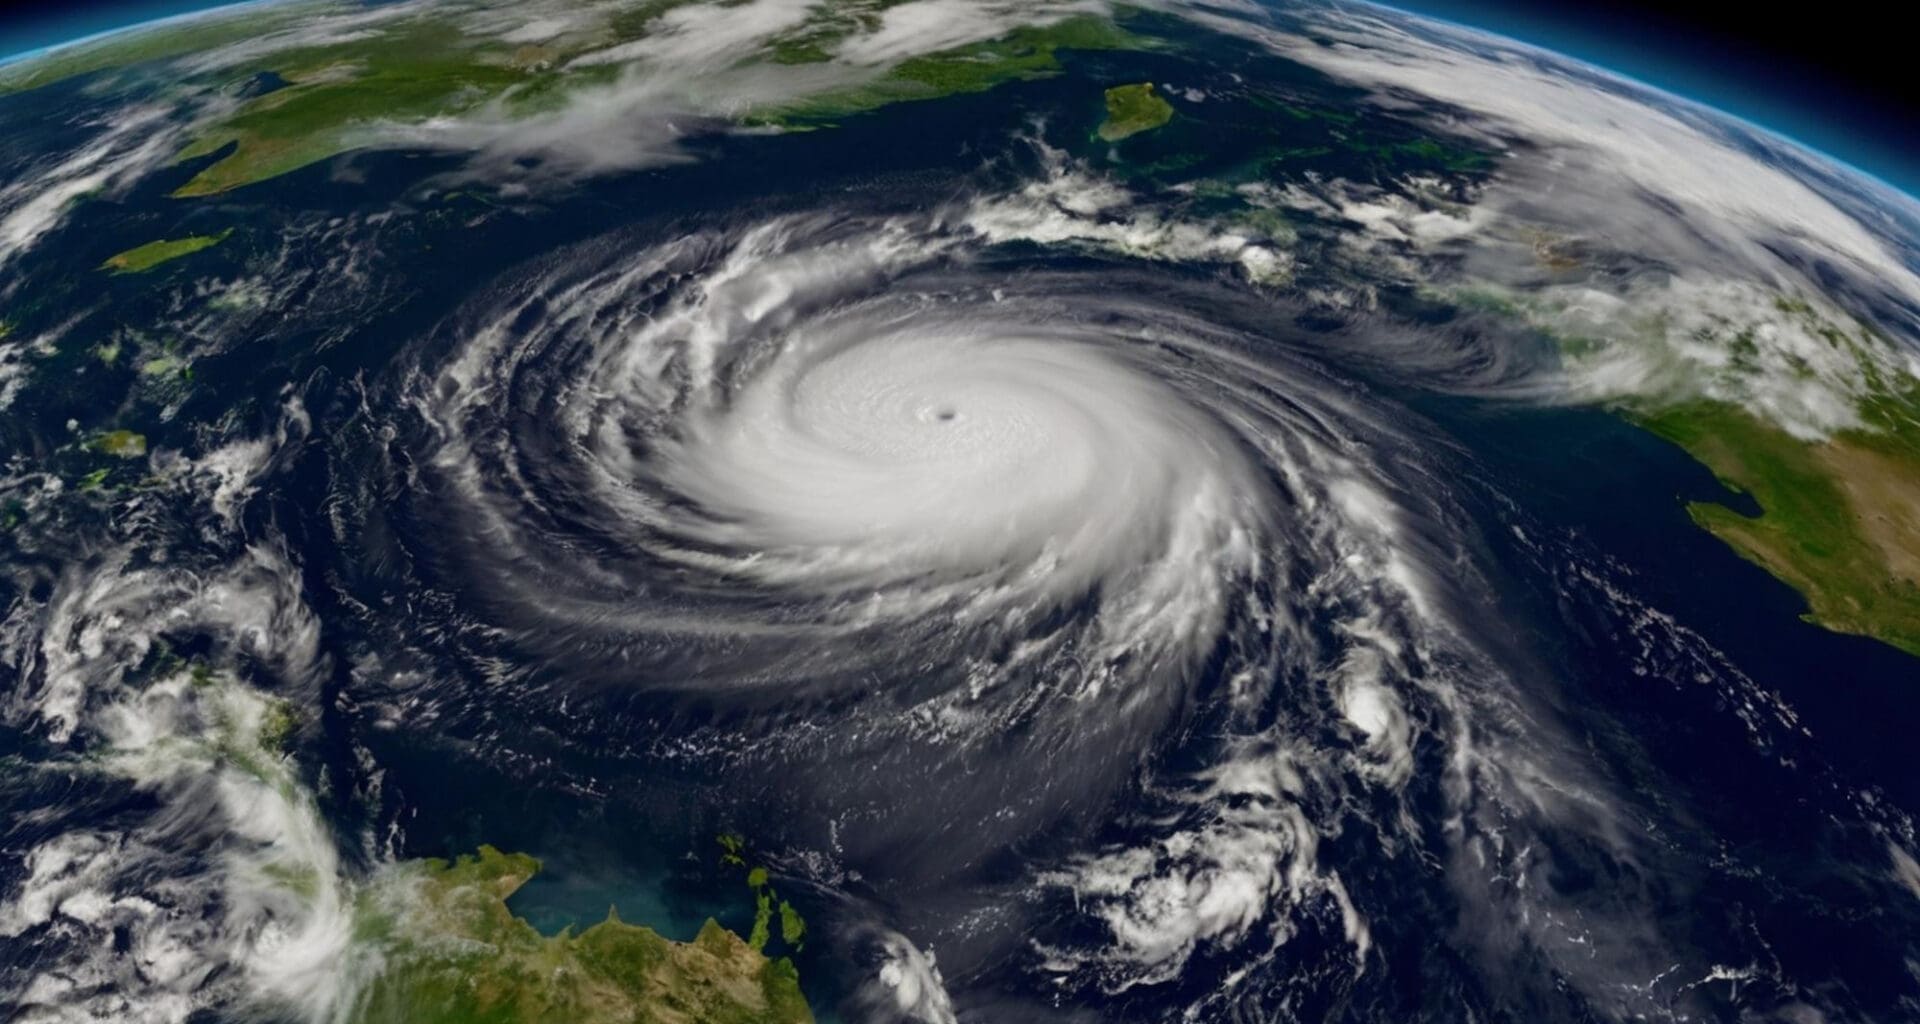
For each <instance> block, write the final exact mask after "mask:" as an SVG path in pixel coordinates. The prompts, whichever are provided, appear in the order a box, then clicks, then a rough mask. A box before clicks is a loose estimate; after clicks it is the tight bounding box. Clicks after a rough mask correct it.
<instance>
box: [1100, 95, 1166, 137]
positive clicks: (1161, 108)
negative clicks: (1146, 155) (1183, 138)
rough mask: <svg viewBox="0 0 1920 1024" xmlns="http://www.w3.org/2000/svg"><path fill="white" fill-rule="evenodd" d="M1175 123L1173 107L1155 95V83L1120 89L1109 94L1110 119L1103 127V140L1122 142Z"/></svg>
mask: <svg viewBox="0 0 1920 1024" xmlns="http://www.w3.org/2000/svg"><path fill="white" fill-rule="evenodd" d="M1171 120H1173V105H1172V104H1171V103H1168V102H1167V101H1166V100H1165V99H1163V98H1161V96H1160V94H1159V93H1157V92H1154V91H1153V83H1152V82H1139V83H1136V84H1134V85H1116V86H1114V87H1113V88H1111V89H1108V90H1107V119H1106V120H1105V121H1102V122H1101V123H1100V137H1101V138H1102V139H1105V140H1106V141H1108V142H1118V141H1120V140H1121V139H1124V138H1127V137H1128V136H1130V135H1138V134H1140V133H1141V132H1145V131H1152V130H1153V129H1155V128H1158V127H1160V126H1161V125H1163V124H1166V123H1167V122H1168V121H1171Z"/></svg>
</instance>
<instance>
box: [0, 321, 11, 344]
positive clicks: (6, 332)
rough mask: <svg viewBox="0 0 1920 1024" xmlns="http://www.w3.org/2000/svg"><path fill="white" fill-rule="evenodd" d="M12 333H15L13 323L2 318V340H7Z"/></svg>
mask: <svg viewBox="0 0 1920 1024" xmlns="http://www.w3.org/2000/svg"><path fill="white" fill-rule="evenodd" d="M12 334H13V325H12V324H10V323H8V322H7V321H5V320H0V341H5V340H7V338H8V337H9V336H10V335H12Z"/></svg>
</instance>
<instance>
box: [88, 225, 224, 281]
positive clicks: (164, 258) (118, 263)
mask: <svg viewBox="0 0 1920 1024" xmlns="http://www.w3.org/2000/svg"><path fill="white" fill-rule="evenodd" d="M232 233H233V229H232V228H228V229H227V230H225V231H222V232H220V233H219V234H217V235H188V236H187V237H185V238H174V239H163V240H161V241H158V242H148V243H147V244H145V245H140V246H135V247H134V248H132V249H128V250H127V251H126V252H123V253H118V254H116V255H113V256H109V257H107V260H106V262H104V263H102V264H100V269H101V270H110V271H112V272H113V273H116V274H143V273H145V272H147V271H149V270H152V269H153V268H155V267H157V266H159V265H160V264H162V263H167V262H170V261H172V260H177V259H179V258H180V257H182V256H190V255H192V254H194V253H196V252H199V251H200V250H202V249H210V248H212V247H213V246H216V245H219V244H220V243H221V242H224V241H226V240H227V236H228V235H230V234H232Z"/></svg>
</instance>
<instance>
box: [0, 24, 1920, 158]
mask: <svg viewBox="0 0 1920 1024" xmlns="http://www.w3.org/2000/svg"><path fill="white" fill-rule="evenodd" d="M363 2H368V3H375V2H380V0H363ZM1335 2H1339V0H1335ZM216 4H217V0H215V2H207V0H58V2H56V0H0V38H4V37H6V36H7V35H9V30H12V31H13V32H18V31H19V30H21V29H22V28H23V27H25V26H28V25H31V24H38V25H39V26H42V27H47V26H56V25H59V26H64V25H79V24H85V25H88V27H89V28H91V29H92V30H96V31H97V30H98V29H99V28H100V27H101V23H103V22H104V23H107V24H115V23H132V22H139V21H144V20H147V19H149V18H153V17H158V16H161V15H165V14H170V13H178V12H180V11H182V10H185V9H191V8H194V7H204V6H215V5H216ZM1390 6H1398V7H1403V8H1405V9H1409V10H1414V11H1418V12H1421V13H1425V14H1430V15H1435V16H1439V17H1443V18H1448V19H1450V20H1453V21H1457V22H1461V23H1463V24H1466V25H1471V26H1474V27H1477V28H1483V29H1486V30H1489V31H1492V32H1496V33H1498V34H1501V35H1507V36H1512V37H1514V38H1516V39H1521V40H1524V41H1527V42H1531V43H1534V44H1536V45H1540V46H1543V47H1545V48H1547V49H1549V50H1556V51H1559V52H1563V53H1566V54H1568V55H1570V56H1574V57H1577V58H1581V59H1584V60H1588V61H1591V62H1593V63H1596V64H1599V65H1601V66H1603V67H1608V68H1611V69H1614V70H1616V71H1620V72H1622V73H1625V74H1628V75H1630V76H1632V77H1635V78H1640V79H1642V80H1645V81H1648V82H1651V83H1652V84H1655V85H1658V86H1661V87H1663V88H1666V89H1668V90H1670V91H1673V92H1677V93H1680V94H1682V95H1685V96H1688V97H1690V98H1693V99H1697V100H1700V101H1701V102H1704V103H1707V104H1708V105H1710V106H1715V107H1719V108H1721V109H1724V110H1727V111H1729V112H1730V113H1734V114H1737V115H1740V116H1743V117H1746V118H1747V119H1749V120H1752V121H1755V122H1758V123H1760V124H1763V125H1766V126H1767V127H1770V128H1773V129H1775V130H1777V131H1780V132H1782V133H1784V134H1787V135H1789V136H1792V137H1794V138H1797V139H1800V140H1801V141H1803V142H1806V143H1809V144H1811V145H1813V146H1814V147H1815V148H1817V149H1824V150H1827V151H1828V152H1830V153H1832V154H1833V155H1836V156H1839V157H1841V158H1843V159H1846V160H1848V161H1850V162H1852V163H1855V164H1858V165H1860V166H1863V167H1866V168H1868V169H1870V170H1874V171H1876V172H1878V173H1881V174H1882V175H1886V176H1889V177H1891V178H1892V179H1893V180H1895V181H1896V183H1898V184H1900V185H1902V186H1903V187H1905V188H1907V189H1909V190H1915V189H1916V188H1920V37H1916V35H1915V34H1914V32H1913V31H1912V29H1911V28H1910V27H1909V25H1910V24H1911V23H1912V22H1913V20H1914V18H1915V16H1916V13H1917V12H1920V7H1916V5H1915V4H1913V3H1912V2H1908V3H1889V2H1887V0H1825V2H1821V3H1814V4H1793V5H1782V4H1767V3H1763V2H1753V0H1748V2H1744V3H1733V2H1730V0H1392V2H1391V3H1390Z"/></svg>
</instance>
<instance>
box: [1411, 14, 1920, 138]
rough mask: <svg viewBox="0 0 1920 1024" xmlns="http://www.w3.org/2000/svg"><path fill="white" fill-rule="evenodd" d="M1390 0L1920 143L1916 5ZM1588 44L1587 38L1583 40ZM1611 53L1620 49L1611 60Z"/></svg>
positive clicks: (1600, 60)
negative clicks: (1714, 83)
mask: <svg viewBox="0 0 1920 1024" xmlns="http://www.w3.org/2000/svg"><path fill="white" fill-rule="evenodd" d="M1390 6H1403V7H1406V8H1408V9H1412V10H1417V11H1422V12H1425V13H1430V14H1435V15H1438V16H1441V17H1446V18H1450V19H1451V20H1455V21H1459V22H1462V23H1464V24H1468V25H1473V26H1476V27H1480V28H1486V29H1489V30H1492V31H1496V32H1500V33H1501V34H1503V35H1512V36H1514V37H1516V38H1521V39H1526V40H1528V41H1530V42H1535V43H1539V44H1541V45H1543V46H1546V47H1547V48H1549V49H1559V48H1561V47H1560V46H1557V45H1556V44H1565V48H1566V49H1567V50H1568V51H1574V50H1577V49H1583V48H1585V49H1591V48H1598V49H1600V50H1602V51H1604V52H1603V53H1600V54H1596V55H1588V54H1579V55H1580V56H1591V57H1592V58H1593V59H1595V62H1596V63H1600V64H1603V65H1605V66H1617V65H1618V64H1620V63H1635V64H1639V65H1640V67H1638V68H1633V69H1628V70H1633V71H1651V69H1654V68H1657V67H1658V66H1660V65H1665V64H1671V65H1673V67H1672V71H1673V73H1675V74H1680V75H1694V76H1698V78H1700V79H1702V80H1706V79H1722V80H1724V81H1725V83H1726V87H1727V88H1729V89H1731V90H1733V91H1735V92H1738V91H1741V90H1748V91H1751V92H1752V93H1753V95H1754V97H1755V98H1756V99H1758V100H1760V101H1761V102H1760V103H1758V104H1756V106H1798V107H1801V108H1803V109H1807V108H1811V109H1812V110H1813V111H1814V112H1816V113H1817V112H1818V111H1819V110H1822V109H1825V110H1830V111H1833V112H1834V113H1835V116H1836V117H1840V118H1843V119H1845V120H1856V119H1863V120H1866V121H1870V122H1874V123H1877V124H1879V125H1881V126H1883V127H1884V128H1886V129H1887V130H1889V131H1892V130H1896V129H1897V130H1899V131H1900V132H1901V134H1900V135H1899V136H1898V137H1896V138H1891V139H1886V140H1883V141H1884V142H1886V143H1890V144H1891V145H1892V146H1894V147H1897V148H1901V149H1911V148H1913V147H1914V146H1916V145H1920V41H1917V39H1916V36H1915V34H1914V32H1913V30H1912V29H1911V28H1910V27H1909V26H1910V25H1911V24H1912V23H1913V20H1912V19H1913V18H1914V17H1915V16H1916V15H1917V14H1920V7H1915V6H1913V5H1911V4H1899V3H1886V2H1884V0H1882V2H1862V0H1826V2H1823V3H1815V4H1806V5H1802V4H1794V5H1785V4H1767V3H1753V2H1749V3H1739V4H1736V3H1730V2H1727V0H1665V2H1656V0H1604V2H1601V0H1395V2H1394V3H1392V4H1390ZM1582 44H1587V45H1585V46H1583V45H1582ZM1607 58H1614V60H1609V59H1607Z"/></svg>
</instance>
